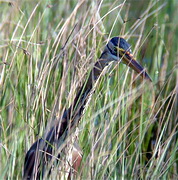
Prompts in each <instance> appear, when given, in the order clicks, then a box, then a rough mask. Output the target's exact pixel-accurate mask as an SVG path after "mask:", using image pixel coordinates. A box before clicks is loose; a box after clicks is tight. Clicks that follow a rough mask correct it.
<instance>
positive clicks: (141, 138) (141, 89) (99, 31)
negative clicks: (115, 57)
mask: <svg viewBox="0 0 178 180" xmlns="http://www.w3.org/2000/svg"><path fill="white" fill-rule="evenodd" d="M177 9H178V1H177V0H125V1H124V0H117V1H115V0H101V1H97V0H78V1H77V0H66V1H62V0H51V1H45V0H42V1H35V0H23V1H20V0H19V1H18V0H15V1H10V0H7V1H0V12H1V13H0V14H1V16H0V167H1V168H0V179H21V178H22V170H23V163H24V158H25V153H26V152H27V150H28V149H29V148H30V146H31V145H32V143H33V142H35V140H36V139H37V138H39V137H41V136H43V134H44V132H45V129H46V126H47V125H48V124H49V123H50V122H51V120H52V119H53V117H55V116H60V114H61V112H62V110H63V108H65V107H68V106H69V105H70V104H71V103H72V101H73V99H74V96H75V93H76V91H77V87H78V86H80V85H81V83H82V82H84V81H85V77H86V76H87V73H88V71H89V70H90V69H91V68H92V65H93V64H94V62H95V61H96V60H97V58H98V57H99V56H100V54H101V52H102V50H103V48H104V46H105V44H106V43H107V41H108V40H109V39H110V38H111V37H113V36H122V37H124V38H125V39H127V40H128V42H129V43H130V44H131V47H132V50H133V54H134V56H135V57H136V58H137V59H138V61H139V62H140V63H141V64H142V65H143V66H144V67H145V68H146V69H147V71H148V73H149V75H150V76H151V78H152V80H153V83H152V84H148V83H147V82H143V83H142V81H141V80H140V79H139V78H137V79H136V80H135V81H134V83H133V80H134V78H135V74H134V72H132V71H131V70H129V69H128V68H127V67H126V66H124V65H121V64H119V66H118V64H115V65H112V66H111V67H110V69H109V70H108V71H107V72H106V74H105V75H104V76H103V77H102V78H101V80H100V82H99V84H98V85H97V88H96V91H95V94H94V95H93V97H92V100H91V102H90V103H89V106H88V107H87V108H86V112H85V114H84V116H83V117H82V120H81V122H80V125H79V132H80V133H79V144H80V146H81V148H82V150H83V157H84V159H83V161H82V168H81V170H80V173H79V174H78V178H80V179H103V178H106V179H121V178H122V179H123V178H125V179H130V178H133V179H176V177H177V176H178V173H177V171H178V164H177V160H178V155H177V148H178V141H177V126H178V123H177V118H178V114H177V107H178V102H177V91H178V83H177V82H178V74H177V73H178V71H177V64H178V43H177V40H178V21H177V17H178V11H177ZM129 94H130V95H129ZM96 142H97V146H96ZM94 147H95V148H94ZM104 159H105V161H104Z"/></svg>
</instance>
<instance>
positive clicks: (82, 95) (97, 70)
mask: <svg viewBox="0 0 178 180" xmlns="http://www.w3.org/2000/svg"><path fill="white" fill-rule="evenodd" d="M101 57H103V56H101ZM107 64H108V60H106V59H104V58H102V59H101V58H100V59H99V60H98V61H97V62H96V63H95V65H94V67H93V69H92V70H91V72H90V75H89V77H88V80H87V82H85V83H84V84H83V85H82V86H81V88H80V90H79V92H78V93H77V95H76V97H75V99H74V102H73V104H72V105H71V106H70V108H69V109H68V110H66V112H65V113H64V116H65V118H67V119H70V120H71V119H72V121H73V120H75V118H77V119H78V118H81V116H82V114H83V111H84V108H85V105H86V103H87V101H88V99H89V94H90V92H91V90H92V88H93V86H94V84H95V82H96V81H97V79H98V78H99V76H100V74H101V73H102V71H103V69H104V68H105V67H106V66H107ZM66 116H67V117H66Z"/></svg>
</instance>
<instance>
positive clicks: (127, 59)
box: [118, 48, 152, 81]
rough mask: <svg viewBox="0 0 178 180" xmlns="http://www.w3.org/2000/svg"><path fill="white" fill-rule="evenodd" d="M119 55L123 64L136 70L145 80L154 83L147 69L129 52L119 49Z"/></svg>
mask: <svg viewBox="0 0 178 180" xmlns="http://www.w3.org/2000/svg"><path fill="white" fill-rule="evenodd" d="M118 51H119V55H120V57H121V59H122V62H123V63H124V64H126V65H127V66H129V67H131V68H132V69H133V70H135V71H136V72H137V73H138V74H140V75H141V76H142V77H143V78H145V79H148V80H149V81H152V80H151V78H150V76H149V75H148V74H147V72H146V71H145V69H144V68H143V67H142V66H141V65H140V64H139V63H138V62H137V61H136V60H135V58H134V56H133V55H132V54H131V53H130V52H129V51H125V50H124V49H120V48H118Z"/></svg>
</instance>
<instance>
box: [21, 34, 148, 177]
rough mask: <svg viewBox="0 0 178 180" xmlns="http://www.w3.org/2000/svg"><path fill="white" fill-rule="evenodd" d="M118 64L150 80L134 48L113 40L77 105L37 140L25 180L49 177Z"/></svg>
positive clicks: (74, 104)
mask: <svg viewBox="0 0 178 180" xmlns="http://www.w3.org/2000/svg"><path fill="white" fill-rule="evenodd" d="M118 60H121V62H122V61H124V63H125V64H127V65H128V66H130V67H131V68H133V69H134V70H135V71H136V72H138V73H140V74H141V75H142V76H144V77H145V78H147V79H149V80H150V78H149V76H148V74H147V73H146V72H145V71H144V69H143V68H142V66H140V65H139V64H138V63H137V62H136V60H135V59H134V58H133V55H132V54H131V50H130V45H129V44H128V43H127V42H126V41H125V40H124V39H123V38H119V37H114V38H112V39H111V40H110V41H109V43H108V44H107V45H106V47H105V49H104V51H103V53H102V54H101V57H100V58H99V60H98V61H97V62H96V63H95V65H94V67H93V69H92V70H91V73H90V75H89V77H88V79H87V82H84V84H83V86H82V87H81V88H80V90H79V91H78V93H77V95H76V97H75V99H74V102H73V104H72V105H71V106H70V107H69V109H67V110H65V111H64V113H63V115H62V117H61V118H59V119H58V120H56V123H55V125H54V126H53V127H52V128H51V129H50V131H49V132H48V133H47V135H46V137H44V138H43V139H42V138H41V139H39V140H37V141H36V142H35V143H34V144H33V145H32V146H31V148H30V149H29V151H28V152H27V154H26V158H25V164H24V179H39V178H40V176H43V175H44V174H45V173H46V169H47V168H46V167H47V166H48V165H49V164H50V162H51V159H52V156H55V155H56V153H57V154H59V155H58V158H60V152H61V149H60V147H61V145H62V144H63V143H64V141H66V138H67V137H68V136H69V134H70V133H71V132H73V131H72V130H75V127H76V126H77V124H78V123H79V121H80V118H81V116H82V114H83V111H84V108H85V105H86V103H87V101H88V97H89V95H90V93H91V90H92V88H93V86H94V84H95V82H96V80H97V79H98V77H99V76H100V75H101V73H102V71H103V69H104V68H105V67H106V66H107V65H108V63H109V62H112V61H118ZM69 129H70V132H69ZM73 152H74V156H73V160H74V161H75V162H74V163H73V168H75V169H76V170H78V167H79V164H80V162H81V154H80V153H78V152H77V150H75V151H73ZM75 157H77V158H78V160H77V159H76V158H75ZM49 169H50V168H49Z"/></svg>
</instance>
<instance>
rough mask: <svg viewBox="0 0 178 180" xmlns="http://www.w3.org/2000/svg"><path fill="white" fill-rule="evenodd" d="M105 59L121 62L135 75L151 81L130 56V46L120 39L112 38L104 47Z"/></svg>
mask: <svg viewBox="0 0 178 180" xmlns="http://www.w3.org/2000/svg"><path fill="white" fill-rule="evenodd" d="M103 56H105V58H107V59H108V60H109V61H119V60H120V61H121V62H123V63H124V64H126V65H127V66H129V67H131V68H132V69H134V70H135V71H136V72H137V73H139V74H140V75H142V76H143V77H145V78H146V79H148V80H150V81H151V78H150V77H149V75H148V74H147V73H146V71H145V69H144V68H143V67H142V66H141V65H140V64H139V63H138V62H137V61H136V59H135V58H134V56H133V55H132V51H131V46H130V44H129V43H128V42H127V41H126V40H125V39H123V38H121V37H113V38H112V39H111V40H110V41H109V42H108V44H107V45H106V47H105V50H104V54H103Z"/></svg>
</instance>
